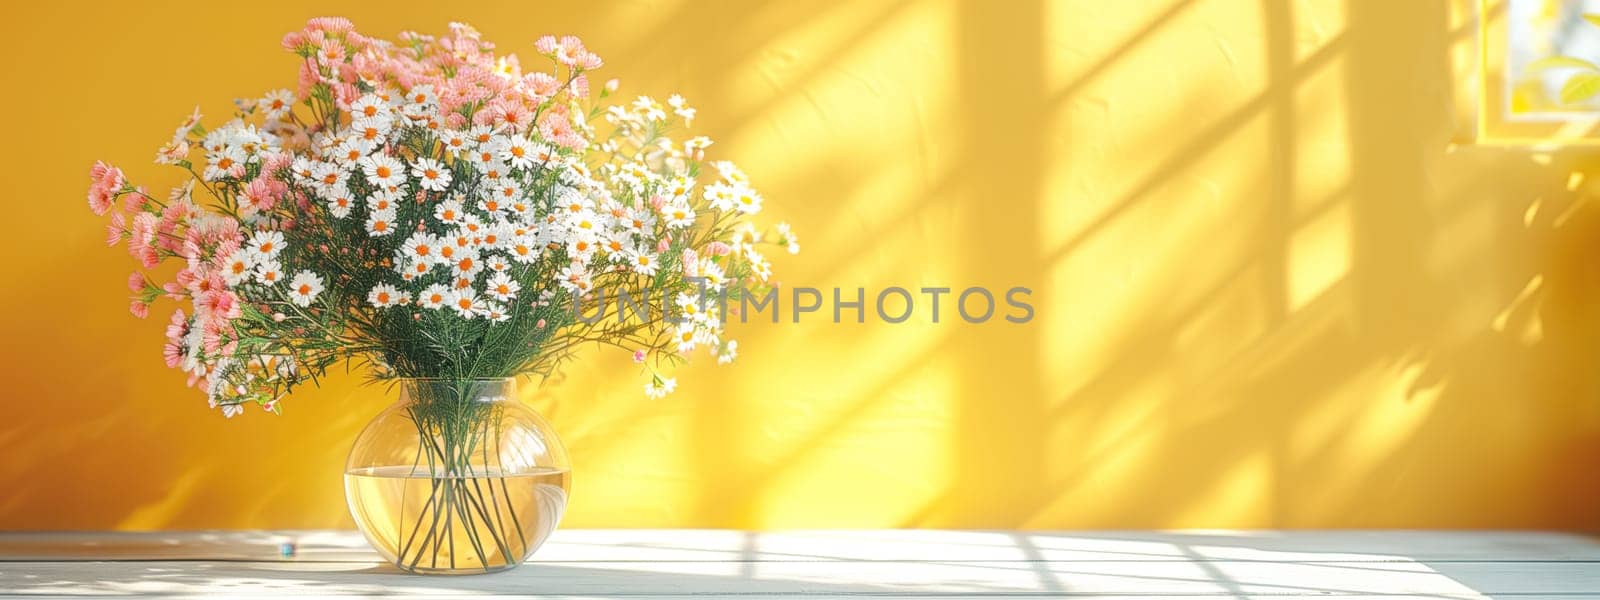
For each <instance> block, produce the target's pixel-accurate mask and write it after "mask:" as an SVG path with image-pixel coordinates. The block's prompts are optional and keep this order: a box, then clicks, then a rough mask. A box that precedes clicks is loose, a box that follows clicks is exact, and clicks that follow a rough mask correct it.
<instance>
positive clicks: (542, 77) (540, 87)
mask: <svg viewBox="0 0 1600 600" xmlns="http://www.w3.org/2000/svg"><path fill="white" fill-rule="evenodd" d="M522 83H523V85H526V86H528V89H529V90H531V91H532V92H533V93H534V95H536V96H539V97H541V98H549V97H551V96H554V95H556V92H557V91H560V90H561V82H560V81H557V80H556V78H555V77H553V76H551V75H550V74H549V73H546V72H544V71H539V72H537V73H529V74H528V75H527V76H526V77H523V78H522Z"/></svg>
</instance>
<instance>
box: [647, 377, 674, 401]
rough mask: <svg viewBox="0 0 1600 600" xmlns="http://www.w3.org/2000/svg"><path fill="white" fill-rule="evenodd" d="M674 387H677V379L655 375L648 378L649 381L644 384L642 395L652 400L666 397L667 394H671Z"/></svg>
mask: <svg viewBox="0 0 1600 600" xmlns="http://www.w3.org/2000/svg"><path fill="white" fill-rule="evenodd" d="M675 389H678V380H677V379H673V378H671V377H662V376H660V375H657V376H654V377H652V378H651V379H650V383H647V384H645V385H644V395H645V396H649V397H650V398H651V399H654V400H660V399H662V398H665V397H667V394H671V393H672V390H675Z"/></svg>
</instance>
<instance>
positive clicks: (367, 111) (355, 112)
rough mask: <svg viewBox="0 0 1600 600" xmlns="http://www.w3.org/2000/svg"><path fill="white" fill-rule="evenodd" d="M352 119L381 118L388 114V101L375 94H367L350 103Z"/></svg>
mask: <svg viewBox="0 0 1600 600" xmlns="http://www.w3.org/2000/svg"><path fill="white" fill-rule="evenodd" d="M350 116H351V118H352V119H382V118H386V117H388V116H389V103H388V102H385V101H384V100H383V98H380V97H378V96H377V95H376V94H367V95H365V96H362V97H360V98H357V99H356V101H355V102H352V103H350Z"/></svg>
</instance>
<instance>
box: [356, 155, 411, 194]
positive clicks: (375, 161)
mask: <svg viewBox="0 0 1600 600" xmlns="http://www.w3.org/2000/svg"><path fill="white" fill-rule="evenodd" d="M356 164H359V165H361V172H362V174H364V175H366V176H367V183H369V184H371V185H375V186H378V187H396V186H399V185H400V184H402V183H405V181H406V172H405V165H403V164H401V163H400V161H399V160H397V159H395V158H394V157H392V156H385V155H382V154H374V155H372V156H367V157H364V158H362V159H361V160H359V161H357V163H356Z"/></svg>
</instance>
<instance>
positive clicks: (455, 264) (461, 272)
mask: <svg viewBox="0 0 1600 600" xmlns="http://www.w3.org/2000/svg"><path fill="white" fill-rule="evenodd" d="M482 272H483V260H482V257H480V256H479V255H478V251H477V250H473V249H466V250H462V251H460V252H457V253H455V256H454V257H453V258H451V259H450V273H451V274H453V275H455V276H456V277H459V278H467V279H471V278H473V277H476V276H477V275H478V273H482Z"/></svg>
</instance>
